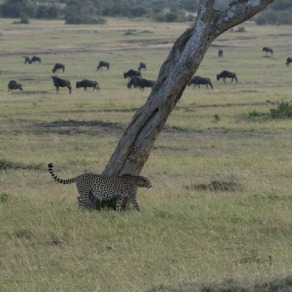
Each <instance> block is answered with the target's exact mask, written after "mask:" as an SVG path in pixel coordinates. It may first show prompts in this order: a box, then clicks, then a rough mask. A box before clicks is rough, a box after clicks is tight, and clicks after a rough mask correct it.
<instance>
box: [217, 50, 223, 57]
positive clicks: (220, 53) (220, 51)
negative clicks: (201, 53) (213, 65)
mask: <svg viewBox="0 0 292 292" xmlns="http://www.w3.org/2000/svg"><path fill="white" fill-rule="evenodd" d="M218 56H219V57H220V58H222V57H223V50H222V49H219V50H218Z"/></svg>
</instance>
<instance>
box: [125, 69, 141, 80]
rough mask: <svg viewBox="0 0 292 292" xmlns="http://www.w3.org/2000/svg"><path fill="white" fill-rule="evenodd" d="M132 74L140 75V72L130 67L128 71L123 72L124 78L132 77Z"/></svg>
mask: <svg viewBox="0 0 292 292" xmlns="http://www.w3.org/2000/svg"><path fill="white" fill-rule="evenodd" d="M134 76H139V77H142V74H141V72H140V71H137V70H133V69H130V70H129V71H127V72H125V73H124V78H128V77H134Z"/></svg>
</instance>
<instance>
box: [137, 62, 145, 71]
mask: <svg viewBox="0 0 292 292" xmlns="http://www.w3.org/2000/svg"><path fill="white" fill-rule="evenodd" d="M142 69H144V70H146V64H145V63H143V62H140V64H139V67H138V70H139V71H141V70H142Z"/></svg>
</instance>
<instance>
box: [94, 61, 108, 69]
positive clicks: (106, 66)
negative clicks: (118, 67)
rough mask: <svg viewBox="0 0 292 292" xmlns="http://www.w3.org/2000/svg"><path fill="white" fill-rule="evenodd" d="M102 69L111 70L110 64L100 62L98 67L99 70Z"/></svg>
mask: <svg viewBox="0 0 292 292" xmlns="http://www.w3.org/2000/svg"><path fill="white" fill-rule="evenodd" d="M102 67H105V68H106V69H109V68H110V63H109V62H105V61H100V62H99V63H98V66H97V70H99V69H102Z"/></svg>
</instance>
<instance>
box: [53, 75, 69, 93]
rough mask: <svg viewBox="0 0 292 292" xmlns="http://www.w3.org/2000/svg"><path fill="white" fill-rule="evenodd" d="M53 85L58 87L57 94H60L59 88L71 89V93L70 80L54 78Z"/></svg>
mask: <svg viewBox="0 0 292 292" xmlns="http://www.w3.org/2000/svg"><path fill="white" fill-rule="evenodd" d="M52 79H53V83H54V85H55V86H56V90H57V92H59V87H67V88H68V89H69V93H71V83H70V81H69V80H65V79H61V78H59V77H56V76H52Z"/></svg>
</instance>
